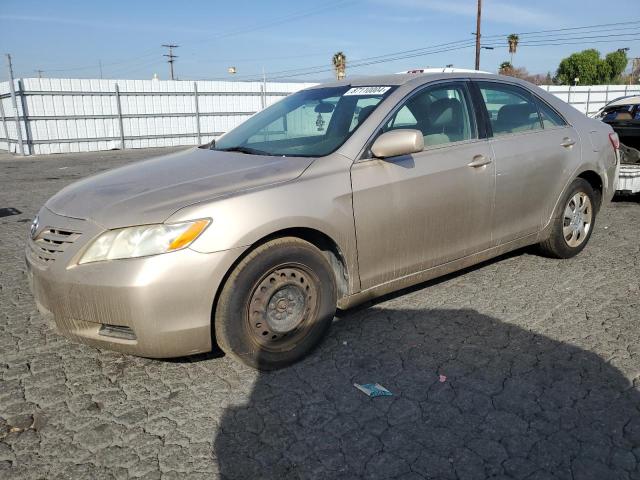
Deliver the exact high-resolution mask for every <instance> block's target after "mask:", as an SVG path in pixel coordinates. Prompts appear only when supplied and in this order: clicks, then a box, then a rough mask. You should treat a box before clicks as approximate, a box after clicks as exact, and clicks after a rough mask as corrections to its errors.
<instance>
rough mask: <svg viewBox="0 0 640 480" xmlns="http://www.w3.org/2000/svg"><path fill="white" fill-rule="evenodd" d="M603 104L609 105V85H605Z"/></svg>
mask: <svg viewBox="0 0 640 480" xmlns="http://www.w3.org/2000/svg"><path fill="white" fill-rule="evenodd" d="M604 103H605V105H606V104H607V103H609V85H607V89H606V94H605V97H604Z"/></svg>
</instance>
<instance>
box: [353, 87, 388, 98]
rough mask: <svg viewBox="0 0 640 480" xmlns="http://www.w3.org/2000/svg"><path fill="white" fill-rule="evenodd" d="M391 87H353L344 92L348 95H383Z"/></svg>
mask: <svg viewBox="0 0 640 480" xmlns="http://www.w3.org/2000/svg"><path fill="white" fill-rule="evenodd" d="M390 88H391V87H353V88H350V89H349V90H347V92H346V93H345V94H344V96H345V97H346V96H347V95H382V94H383V93H386V92H387V91H388V90H389V89H390Z"/></svg>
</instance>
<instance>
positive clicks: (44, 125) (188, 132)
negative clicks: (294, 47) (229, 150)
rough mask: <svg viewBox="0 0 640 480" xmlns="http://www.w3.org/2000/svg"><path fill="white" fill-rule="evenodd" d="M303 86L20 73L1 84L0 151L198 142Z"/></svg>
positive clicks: (42, 151)
mask: <svg viewBox="0 0 640 480" xmlns="http://www.w3.org/2000/svg"><path fill="white" fill-rule="evenodd" d="M309 85H312V84H305V83H271V82H268V83H264V84H263V83H262V82H222V81H219V82H218V81H197V82H187V81H160V80H89V79H87V80H84V79H54V78H51V79H49V78H42V79H40V78H25V79H20V80H15V81H14V90H15V97H12V95H11V92H10V90H11V89H10V84H9V82H3V83H0V120H1V121H2V126H1V128H2V129H1V130H0V149H4V150H8V151H10V152H14V153H20V150H21V146H20V144H21V143H22V150H23V151H24V154H26V155H30V154H47V153H64V152H87V151H96V150H111V149H124V148H145V147H164V146H174V145H198V144H201V143H205V142H208V141H210V140H211V139H213V138H216V137H218V136H220V135H221V134H223V133H224V132H226V131H228V130H230V129H231V128H233V127H235V126H236V125H238V124H239V123H241V122H242V121H244V120H246V119H247V118H249V116H251V115H252V114H254V113H255V112H257V111H258V110H260V109H262V108H264V107H265V106H269V105H271V104H272V103H274V102H276V101H277V100H279V99H281V98H282V97H284V96H286V95H289V94H290V93H292V92H295V91H297V90H300V89H302V88H306V87H307V86H309ZM14 100H15V105H16V106H17V112H16V109H15V108H14ZM16 113H17V114H16Z"/></svg>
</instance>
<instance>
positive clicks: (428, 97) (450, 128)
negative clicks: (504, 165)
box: [383, 83, 477, 148]
mask: <svg viewBox="0 0 640 480" xmlns="http://www.w3.org/2000/svg"><path fill="white" fill-rule="evenodd" d="M470 105H471V102H470V101H469V96H468V94H467V91H466V87H465V86H464V84H462V83H456V84H443V85H434V86H432V87H427V88H425V89H423V90H421V91H419V92H418V93H416V94H415V95H413V96H412V97H411V98H409V99H408V100H407V101H406V102H405V104H404V105H403V106H402V107H401V108H400V109H399V110H398V111H397V112H396V113H395V114H394V115H393V116H392V117H391V119H390V120H389V121H388V122H387V124H386V125H385V126H384V127H383V132H388V131H390V130H398V129H404V128H410V129H415V130H420V131H421V132H422V135H423V137H424V144H425V147H427V148H428V147H430V146H435V145H444V144H448V143H454V142H461V141H464V140H471V139H473V138H477V135H476V131H475V124H474V122H473V121H472V114H471V112H472V111H471V108H470Z"/></svg>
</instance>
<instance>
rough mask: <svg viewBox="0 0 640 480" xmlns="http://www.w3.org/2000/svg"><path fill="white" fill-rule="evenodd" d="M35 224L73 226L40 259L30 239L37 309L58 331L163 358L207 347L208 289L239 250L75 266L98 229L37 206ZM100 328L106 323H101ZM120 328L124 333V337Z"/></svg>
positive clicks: (216, 285) (211, 289)
mask: <svg viewBox="0 0 640 480" xmlns="http://www.w3.org/2000/svg"><path fill="white" fill-rule="evenodd" d="M39 218H40V225H41V226H42V227H41V228H42V229H46V228H47V226H52V227H55V228H58V229H61V228H63V227H64V228H66V229H68V230H71V231H79V232H81V233H80V234H79V237H80V238H81V239H82V241H80V240H78V241H76V242H75V243H73V244H70V245H66V247H65V248H64V250H63V251H60V252H56V253H55V260H54V261H51V260H49V261H43V259H42V258H41V257H42V255H39V253H38V250H37V248H35V247H34V245H35V244H34V242H33V241H32V240H29V242H28V245H27V249H26V262H27V270H28V272H29V278H30V283H31V288H32V291H33V294H34V297H35V299H36V303H37V305H38V308H39V310H41V311H42V312H43V313H44V314H51V315H53V318H54V320H55V324H56V326H57V329H58V330H59V331H60V333H62V334H63V335H65V336H67V337H70V338H72V339H74V340H77V341H80V342H82V343H87V344H90V345H93V346H96V347H104V348H108V349H112V350H117V351H121V352H124V353H130V354H134V355H140V356H145V357H154V358H166V357H178V356H184V355H190V354H195V353H200V352H207V351H210V350H211V347H212V345H211V318H212V306H213V301H214V297H215V293H216V291H217V289H218V288H219V286H220V283H221V281H222V279H223V278H224V275H225V274H226V272H227V271H228V269H229V268H230V267H231V265H232V264H233V262H234V261H235V259H236V258H237V255H239V254H240V252H238V251H235V250H229V251H224V252H216V253H209V254H204V253H198V252H195V251H193V250H190V249H188V248H187V249H184V250H180V251H177V252H172V253H168V254H163V255H155V256H151V257H144V258H135V259H124V260H113V261H106V262H96V263H89V264H84V265H77V258H78V256H79V255H80V253H81V251H82V249H83V247H84V246H86V245H87V244H88V243H89V240H90V239H92V238H95V236H96V235H97V234H99V233H100V232H101V231H102V229H101V228H100V227H99V226H97V225H95V224H91V222H88V221H85V220H77V219H71V218H68V217H62V216H60V215H56V214H53V213H52V212H50V211H48V210H47V209H43V210H42V211H41V213H40V215H39ZM105 326H106V327H105ZM123 332H124V334H123Z"/></svg>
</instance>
